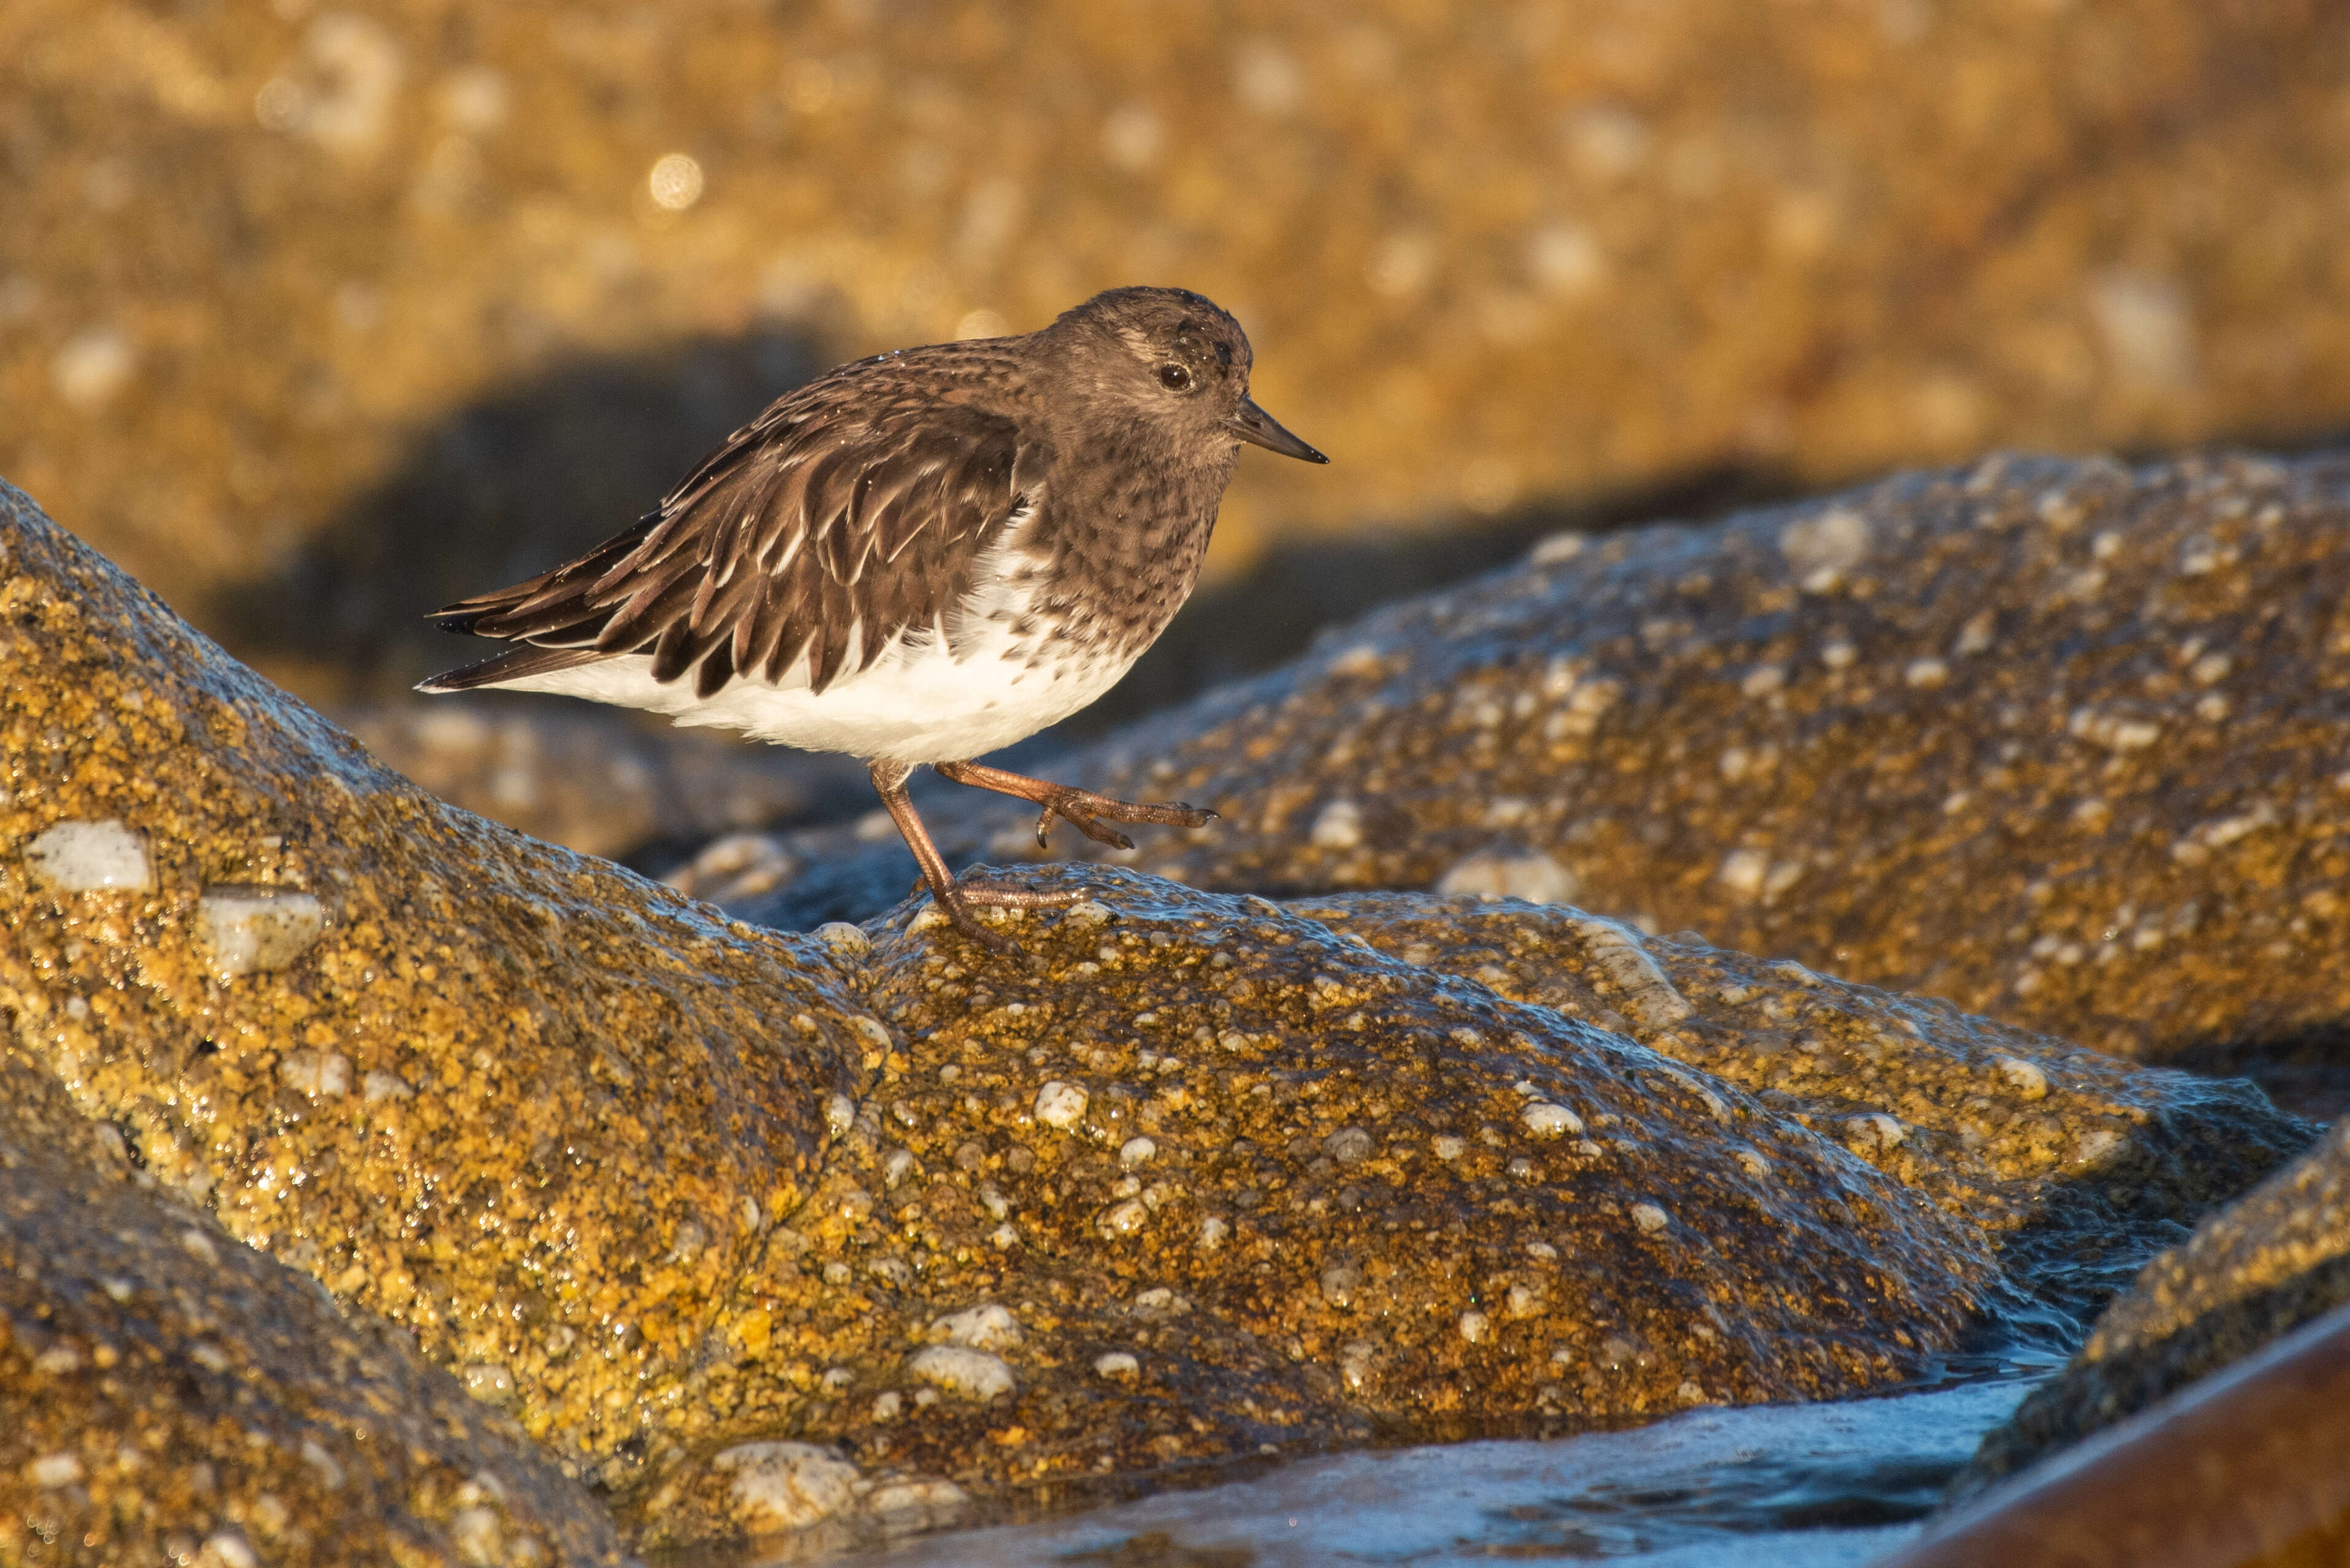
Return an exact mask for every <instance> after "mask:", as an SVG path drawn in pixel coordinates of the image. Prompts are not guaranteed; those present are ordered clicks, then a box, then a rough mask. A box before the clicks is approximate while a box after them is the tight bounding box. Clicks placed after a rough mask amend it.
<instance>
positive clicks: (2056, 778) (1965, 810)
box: [757, 458, 2350, 1092]
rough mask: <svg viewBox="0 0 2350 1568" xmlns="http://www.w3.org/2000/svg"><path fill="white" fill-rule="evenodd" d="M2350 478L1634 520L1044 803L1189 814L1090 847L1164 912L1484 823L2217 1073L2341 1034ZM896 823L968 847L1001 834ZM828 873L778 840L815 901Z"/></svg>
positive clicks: (1429, 605)
mask: <svg viewBox="0 0 2350 1568" xmlns="http://www.w3.org/2000/svg"><path fill="white" fill-rule="evenodd" d="M2345 486H2350V462H2345V461H2344V460H2342V459H2339V458H2316V459H2310V460H2305V461H2300V462H2270V461H2266V460H2260V459H2252V458H2229V459H2225V460H2217V461H2204V460H2200V459H2191V460H2187V461H2183V462H2176V463H2168V464H2158V465H2155V466H2151V467H2147V468H2143V469H2138V470H2128V469H2124V468H2120V467H2117V466H2116V465H2114V464H2112V463H2110V462H2056V461H2054V460H2030V461H2027V460H2021V459H1993V460H1991V461H1989V462H1984V463H1982V464H1981V465H1979V466H1978V467H1976V468H1974V469H1972V470H1970V471H1965V472H1949V473H1924V474H1913V475H1909V476H1906V477H1904V478H1901V479H1898V480H1895V481H1891V482H1888V483H1885V484H1882V485H1878V486H1876V487H1874V488H1872V489H1869V490H1866V491H1861V492H1857V493H1853V494H1850V495H1846V496H1843V497H1838V498H1834V499H1830V500H1826V501H1822V502H1817V503H1811V504H1804V505H1802V506H1795V507H1786V508H1781V509H1778V510H1774V511H1770V512H1760V513H1752V514H1745V515H1742V516H1739V517H1735V518H1732V519H1730V520H1729V521H1727V522H1725V523H1722V524H1717V525H1713V526H1709V527H1704V528H1688V527H1679V526H1674V525H1669V524H1668V525H1660V526H1658V527H1654V528H1649V529H1645V530H1642V531H1640V532H1638V533H1637V534H1632V535H1624V536H1620V537H1617V538H1612V539H1609V540H1607V541H1606V542H1604V543H1602V544H1598V545H1594V546H1593V547H1592V548H1591V549H1588V550H1586V551H1583V552H1581V553H1580V554H1577V555H1575V556H1571V557H1569V558H1566V559H1564V560H1555V561H1553V562H1552V563H1551V564H1548V565H1541V566H1535V565H1529V566H1523V567H1520V568H1518V569H1516V570H1514V571H1510V572H1503V573H1500V574H1497V575H1495V576H1492V577H1489V578H1486V579H1484V580H1482V581H1481V582H1478V583H1476V584H1473V585H1471V586H1469V587H1463V588H1459V589H1453V590H1449V591H1446V592H1441V593H1438V594H1433V595H1430V596H1427V597H1422V598H1420V599H1418V600H1414V601H1409V602H1406V603H1403V604H1399V605H1397V606H1394V607H1391V608H1389V609H1387V610H1384V611H1381V612H1378V613H1377V614H1374V615H1373V616H1371V617H1370V618H1367V619H1366V620H1365V621H1363V622H1361V623H1359V624H1358V625H1357V626H1354V627H1351V628H1347V629H1346V630H1344V631H1343V632H1339V633H1336V634H1333V635H1331V636H1329V637H1328V638H1326V639H1325V640H1324V642H1323V643H1322V645H1321V646H1320V648H1319V649H1318V651H1316V652H1315V653H1314V654H1312V655H1310V656H1309V657H1307V658H1306V659H1304V660H1302V661H1301V662H1300V663H1298V664H1297V665H1295V667H1293V668H1292V669H1290V670H1286V671H1284V672H1283V673H1281V674H1279V675H1277V676H1273V677H1268V678H1266V679H1263V680H1258V681H1255V682H1252V683H1247V684H1243V685H1240V686H1236V687H1233V688H1231V689H1229V690H1227V691H1223V692H1221V693H1219V694H1217V695H1215V696H1213V697H1211V698H1208V699H1205V700H1203V701H1201V702H1199V703H1196V704H1194V705H1192V706H1191V707H1190V708H1188V709H1184V710H1180V711H1177V712H1175V713H1172V714H1170V715H1168V716H1166V717H1164V718H1162V719H1160V720H1158V721H1154V722H1148V723H1145V724H1143V725H1140V726H1138V727H1137V728H1135V729H1133V730H1130V731H1128V732H1125V733H1123V734H1121V735H1120V736H1118V737H1117V738H1115V739H1113V740H1112V741H1110V742H1106V743H1105V744H1103V745H1101V746H1099V747H1097V748H1094V749H1092V750H1090V751H1087V752H1086V753H1080V754H1079V755H1077V756H1076V757H1075V758H1073V759H1069V761H1068V763H1067V764H1066V766H1064V767H1061V768H1060V769H1058V770H1057V771H1056V773H1055V776H1057V777H1064V778H1066V779H1067V780H1068V781H1069V782H1072V783H1079V784H1086V785H1087V786H1088V787H1091V788H1095V789H1101V790H1106V791H1108V792H1109V793H1111V794H1128V795H1132V794H1139V795H1141V796H1143V797H1146V798H1151V799H1159V798H1173V799H1183V800H1189V801H1191V802H1194V803H1196V804H1199V805H1210V806H1213V807H1214V808H1215V809H1217V810H1218V811H1220V812H1222V814H1223V820H1222V821H1220V822H1218V823H1215V824H1213V825H1211V826H1210V827H1208V828H1205V829H1202V830H1201V831H1200V832H1198V833H1196V834H1177V833H1154V834H1152V835H1150V836H1149V837H1148V838H1147V840H1146V841H1145V842H1144V843H1143V844H1142V846H1141V847H1140V849H1139V851H1137V852H1136V853H1134V854H1133V855H1131V856H1108V857H1110V858H1119V859H1127V860H1130V861H1131V862H1132V863H1133V864H1136V865H1139V866H1141V867H1147V868H1149V869H1152V870H1154V871H1157V872H1159V873H1160V874H1162V875H1167V876H1170V877H1177V878H1179V879H1180V880H1182V881H1185V882H1188V883H1190V884H1191V885H1192V886H1195V887H1205V888H1293V889H1301V890H1310V889H1314V888H1366V887H1388V888H1405V887H1428V886H1431V885H1435V884H1437V883H1439V882H1440V879H1442V878H1445V877H1448V875H1451V874H1453V873H1454V871H1455V869H1456V867H1459V866H1460V865H1461V862H1462V860H1463V857H1475V856H1479V855H1482V854H1484V853H1487V852H1488V849H1489V846H1491V845H1492V842H1493V840H1494V837H1495V835H1496V833H1497V832H1500V833H1503V834H1506V836H1508V837H1509V839H1510V840H1511V842H1512V843H1513V844H1515V845H1517V846H1521V849H1522V851H1523V852H1534V851H1539V852H1540V853H1542V854H1544V855H1545V856H1547V857H1550V858H1551V859H1552V860H1553V861H1554V862H1555V864H1556V865H1557V866H1558V867H1561V869H1562V870H1563V872H1564V873H1565V874H1566V876H1567V877H1570V878H1571V879H1572V881H1573V883H1574V884H1575V886H1576V888H1577V889H1578V890H1577V892H1576V893H1575V901H1576V902H1577V903H1579V904H1581V905H1582V906H1583V907H1585V908H1588V909H1599V910H1602V911H1604V912H1607V913H1609V914H1613V915H1617V916H1621V917H1623V918H1625V919H1627V920H1628V921H1629V922H1630V923H1632V924H1633V925H1636V926H1639V927H1641V928H1643V929H1654V930H1673V929H1694V930H1697V931H1700V932H1702V933H1704V935H1705V936H1706V937H1707V938H1708V939H1709V940H1711V941H1714V942H1716V943H1719V944H1721V945H1722V946H1724V947H1727V948H1733V949H1737V950H1741V951H1744V952H1755V953H1772V954H1785V955H1788V956H1790V957H1792V958H1794V959H1796V960H1798V961H1801V962H1803V963H1804V964H1806V965H1808V966H1810V967H1812V968H1814V969H1816V970H1822V971H1827V972H1830V973H1834V974H1838V975H1842V976H1844V977H1845V978H1846V979H1850V980H1856V981H1866V982H1869V983H1872V984H1879V985H1887V986H1893V987H1897V988H1898V989H1900V990H1903V991H1907V992H1916V993H1919V994H1926V995H1934V996H1944V997H1948V998H1950V1000H1952V1001H1953V1002H1957V1003H1958V1005H1959V1006H1960V1008H1962V1009H1964V1010H1966V1011H1968V1012H1981V1013H1986V1014H1989V1015H1991V1016H1993V1017H1997V1018H2001V1019H2003V1020H2005V1021H2007V1022H2010V1023H2015V1024H2017V1025H2019V1026H2021V1027H2023V1028H2025V1029H2029V1030H2033V1031H2038V1032H2043V1033H2050V1034H2054V1035H2057V1036H2060V1037H2062V1038H2064V1039H2068V1040H2072V1041H2074V1042H2075V1043H2077V1044H2086V1045H2093V1046H2095V1047H2098V1048H2100V1049H2104V1050H2108V1051H2112V1052H2116V1053H2117V1054H2125V1055H2132V1056H2137V1057H2142V1058H2148V1059H2154V1060H2168V1059H2184V1060H2188V1061H2191V1062H2194V1063H2197V1064H2200V1065H2205V1066H2217V1067H2221V1068H2225V1067H2229V1066H2232V1065H2235V1064H2238V1063H2239V1062H2240V1061H2241V1059H2242V1056H2243V1055H2244V1054H2245V1053H2246V1052H2256V1051H2259V1050H2266V1049H2272V1048H2275V1047H2278V1046H2280V1045H2286V1044H2292V1043H2293V1042H2296V1041H2307V1040H2318V1041H2322V1040H2324V1039H2329V1038H2331V1036H2330V1035H2327V1034H2326V1033H2325V1031H2326V1030H2328V1029H2329V1028H2331V1026H2332V1024H2333V1022H2334V1020H2337V1019H2339V1018H2340V1017H2342V1016H2343V1015H2344V1014H2345V1012H2350V838H2345V837H2344V836H2342V833H2341V827H2340V825H2341V824H2342V822H2343V820H2344V812H2343V805H2344V802H2345V798H2350V796H2345V789H2346V788H2350V774H2345V773H2343V772H2342V770H2341V763H2340V759H2341V758H2343V757H2345V756H2350V701H2345V697H2344V695H2343V694H2344V693H2345V691H2350V639H2345V638H2343V637H2341V636H2340V635H2338V634H2337V631H2336V622H2337V615H2336V610H2337V607H2338V606H2339V605H2340V604H2341V603H2342V602H2343V600H2344V599H2345V597H2350V500H2345ZM1924 659H1933V660H1936V661H1938V662H1939V665H1940V668H1941V673H1940V674H1939V676H1937V677H1936V678H1935V679H1934V680H1932V681H1921V680H1918V679H1917V678H1916V676H1917V670H1918V664H1919V661H1920V660H1924ZM929 798H930V799H931V800H935V801H936V802H937V804H935V805H931V804H926V805H925V807H924V811H925V815H926V818H927V819H928V820H929V821H930V823H931V827H932V829H933V831H934V832H936V833H938V834H939V836H941V841H942V842H945V843H948V844H950V845H951V846H953V849H954V851H955V852H959V853H961V854H964V855H969V854H972V853H978V852H982V851H984V852H986V853H989V854H993V855H1001V854H1003V845H1004V842H1005V841H1004V840H1003V839H1000V838H999V835H1000V834H1003V833H1005V832H1007V831H1008V829H1010V828H1011V827H1012V826H1014V824H1015V823H1017V822H1018V821H1019V820H1020V818H1019V813H1018V812H1017V811H1016V810H1012V811H998V810H996V809H995V808H994V807H993V806H992V805H985V804H983V803H979V802H975V801H973V800H972V798H971V795H970V792H958V793H957V794H951V795H941V796H936V797H929ZM1341 801H1343V802H1345V803H1347V805H1348V806H1349V808H1350V810H1352V812H1353V813H1354V815H1353V818H1352V819H1351V820H1353V821H1354V824H1355V826H1354V827H1353V829H1352V834H1353V836H1349V837H1348V838H1347V842H1346V843H1344V844H1340V843H1338V842H1337V841H1336V838H1334V837H1333V836H1332V835H1331V834H1330V833H1329V832H1327V831H1326V821H1327V818H1328V816H1329V814H1330V812H1331V811H1332V810H1333V809H1335V807H1334V804H1333V803H1335V802H1341ZM1370 801H1376V802H1377V803H1378V805H1377V808H1376V809H1372V808H1371V807H1370V806H1368V805H1361V804H1359V803H1363V802H1370ZM1497 812H1498V815H1499V816H1500V817H1501V818H1502V819H1503V820H1504V822H1505V826H1502V827H1500V828H1497V827H1496V826H1495V818H1496V815H1497ZM848 848H849V846H848V845H847V841H846V839H845V838H840V837H838V836H836V837H834V838H830V839H819V838H818V837H816V836H807V837H804V838H802V839H799V840H795V850H794V852H795V853H796V854H799V855H801V856H802V857H805V858H807V859H810V860H812V861H814V860H822V861H824V862H826V863H827V866H828V867H829V869H828V872H827V875H828V877H831V878H832V883H833V884H834V885H837V884H839V883H840V882H842V881H843V880H844V879H845V878H847V877H848V876H849V873H848V871H847V870H846V869H845V868H844V859H845V857H846V855H847V852H848ZM1051 853H1052V854H1054V855H1055V856H1072V855H1073V856H1086V857H1092V856H1096V855H1097V853H1099V852H1097V850H1096V848H1095V847H1094V846H1091V845H1089V844H1086V843H1083V842H1081V841H1078V840H1077V839H1076V836H1075V835H1071V834H1064V835H1062V836H1060V837H1059V838H1057V839H1055V843H1054V846H1053V849H1052V851H1051ZM874 880H875V881H876V882H877V883H878V882H879V877H876V878H874ZM902 886H903V884H902V883H901V884H899V888H902ZM898 890H899V889H897V888H892V889H890V890H889V896H890V897H893V898H894V897H895V896H896V893H897V891H898ZM1462 890H1477V891H1486V890H1494V889H1492V888H1488V887H1479V888H1474V889H1468V888H1464V889H1462ZM795 897H796V893H795V891H787V892H785V893H781V894H777V895H771V896H770V898H769V899H768V900H767V902H766V903H764V905H762V906H760V907H759V909H758V911H757V912H759V913H760V914H761V915H762V917H763V918H774V919H781V920H785V921H790V920H792V919H795V915H796V910H795V908H794V906H793V899H794V898H795ZM2230 1053H2233V1054H2230ZM2343 1088H2344V1090H2345V1092H2350V1081H2345V1085H2343Z"/></svg>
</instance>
